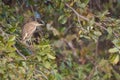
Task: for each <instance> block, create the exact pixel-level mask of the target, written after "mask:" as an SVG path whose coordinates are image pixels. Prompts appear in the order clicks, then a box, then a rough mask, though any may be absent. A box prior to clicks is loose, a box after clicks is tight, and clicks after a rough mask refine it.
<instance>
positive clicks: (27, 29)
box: [22, 21, 43, 43]
mask: <svg viewBox="0 0 120 80" xmlns="http://www.w3.org/2000/svg"><path fill="white" fill-rule="evenodd" d="M42 25H43V24H40V23H38V22H37V21H31V22H28V23H26V24H25V25H24V26H23V27H22V42H23V43H26V41H29V40H31V37H32V35H33V33H34V32H35V30H36V28H37V26H42Z"/></svg>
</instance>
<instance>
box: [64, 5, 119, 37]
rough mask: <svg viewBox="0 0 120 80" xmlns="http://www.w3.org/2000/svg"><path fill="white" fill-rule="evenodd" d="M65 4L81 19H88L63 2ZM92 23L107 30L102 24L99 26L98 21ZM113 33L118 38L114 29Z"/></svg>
mask: <svg viewBox="0 0 120 80" xmlns="http://www.w3.org/2000/svg"><path fill="white" fill-rule="evenodd" d="M65 5H66V6H67V7H68V8H70V9H71V10H72V11H73V12H74V13H75V14H76V15H77V16H78V17H80V18H81V19H84V20H86V21H90V20H89V19H88V18H86V17H84V16H82V15H80V14H79V13H78V12H77V11H76V10H75V9H74V8H72V7H70V6H69V5H68V4H67V3H65ZM94 24H95V25H96V26H98V27H100V28H102V29H104V30H107V29H106V28H105V27H104V26H101V24H100V23H97V22H95V23H94ZM113 34H114V35H115V37H116V38H119V36H118V35H117V34H116V33H115V32H114V31H113Z"/></svg>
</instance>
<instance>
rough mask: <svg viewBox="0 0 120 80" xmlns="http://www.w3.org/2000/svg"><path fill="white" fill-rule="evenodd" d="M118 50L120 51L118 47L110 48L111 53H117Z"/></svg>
mask: <svg viewBox="0 0 120 80" xmlns="http://www.w3.org/2000/svg"><path fill="white" fill-rule="evenodd" d="M118 51H119V49H118V48H116V47H114V48H111V49H109V52H110V53H116V52H118Z"/></svg>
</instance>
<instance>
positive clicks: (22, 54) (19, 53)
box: [13, 45, 26, 60]
mask: <svg viewBox="0 0 120 80" xmlns="http://www.w3.org/2000/svg"><path fill="white" fill-rule="evenodd" d="M13 47H14V48H15V49H16V51H17V53H18V54H19V55H20V56H21V57H23V58H24V60H26V57H25V56H24V55H23V54H22V53H21V52H20V51H19V50H18V49H17V48H16V46H15V45H13Z"/></svg>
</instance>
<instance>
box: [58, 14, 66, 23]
mask: <svg viewBox="0 0 120 80" xmlns="http://www.w3.org/2000/svg"><path fill="white" fill-rule="evenodd" d="M58 21H59V22H60V23H61V24H65V23H66V22H67V17H65V15H61V16H60V17H59V18H58Z"/></svg>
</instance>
